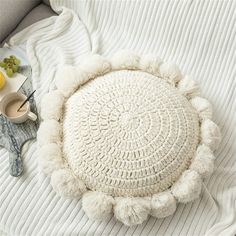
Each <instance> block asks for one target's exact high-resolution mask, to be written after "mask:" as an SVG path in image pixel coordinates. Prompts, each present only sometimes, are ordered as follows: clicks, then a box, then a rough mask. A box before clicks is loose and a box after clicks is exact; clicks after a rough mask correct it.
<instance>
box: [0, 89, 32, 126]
mask: <svg viewBox="0 0 236 236" xmlns="http://www.w3.org/2000/svg"><path fill="white" fill-rule="evenodd" d="M26 98H27V97H26V96H25V95H24V94H22V93H19V92H13V93H9V94H7V95H5V96H4V97H3V98H2V100H1V102H0V111H1V113H2V115H3V116H5V117H6V118H7V119H8V120H9V121H11V122H12V123H17V124H19V123H23V122H25V121H26V120H27V119H30V120H32V121H35V120H37V116H36V115H35V114H34V113H33V112H31V111H30V104H29V102H27V103H26V104H25V106H24V108H26V110H25V112H24V113H21V114H20V115H19V116H11V117H9V116H7V114H6V113H5V110H6V107H7V105H8V104H9V103H10V102H12V101H14V100H18V99H20V100H22V102H23V101H24V100H25V99H26Z"/></svg>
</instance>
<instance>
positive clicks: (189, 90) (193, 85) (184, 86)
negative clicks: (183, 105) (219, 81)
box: [178, 76, 200, 97]
mask: <svg viewBox="0 0 236 236" xmlns="http://www.w3.org/2000/svg"><path fill="white" fill-rule="evenodd" d="M178 89H179V91H180V92H181V94H183V95H184V96H186V97H194V96H197V95H199V94H200V90H199V86H198V83H197V82H196V81H195V80H193V79H190V78H189V76H184V78H183V79H182V80H180V81H179V83H178Z"/></svg>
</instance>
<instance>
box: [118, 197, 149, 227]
mask: <svg viewBox="0 0 236 236" xmlns="http://www.w3.org/2000/svg"><path fill="white" fill-rule="evenodd" d="M149 212H150V201H148V200H146V199H143V198H131V197H127V198H125V197H124V198H122V197H119V198H116V204H115V206H114V214H115V217H116V218H117V219H118V220H119V221H121V222H122V223H123V224H125V225H127V226H133V225H138V224H142V223H143V221H145V220H146V219H147V217H148V214H149Z"/></svg>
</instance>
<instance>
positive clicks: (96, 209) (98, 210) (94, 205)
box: [82, 192, 115, 220]
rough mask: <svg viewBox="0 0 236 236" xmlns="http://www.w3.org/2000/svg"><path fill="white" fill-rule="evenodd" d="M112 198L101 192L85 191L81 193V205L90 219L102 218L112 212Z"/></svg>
mask: <svg viewBox="0 0 236 236" xmlns="http://www.w3.org/2000/svg"><path fill="white" fill-rule="evenodd" d="M114 202H115V201H114V199H113V198H112V197H111V196H108V195H106V194H104V193H101V192H87V193H85V194H84V195H83V199H82V206H83V209H84V211H85V213H86V214H87V216H88V217H89V218H90V219H92V220H104V219H106V218H107V217H109V216H110V214H111V213H112V207H113V204H114Z"/></svg>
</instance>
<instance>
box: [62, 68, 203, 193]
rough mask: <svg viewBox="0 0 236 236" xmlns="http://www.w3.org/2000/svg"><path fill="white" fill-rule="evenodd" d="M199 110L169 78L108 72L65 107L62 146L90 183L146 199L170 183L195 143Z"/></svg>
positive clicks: (80, 175) (75, 169)
mask: <svg viewBox="0 0 236 236" xmlns="http://www.w3.org/2000/svg"><path fill="white" fill-rule="evenodd" d="M198 135H199V124H198V117H197V112H196V111H195V110H194V109H193V107H192V106H191V105H190V104H189V102H188V100H187V99H186V98H185V97H183V96H181V95H180V94H179V92H178V91H177V90H176V89H175V88H173V87H171V85H169V84H168V83H166V82H165V81H163V80H161V79H160V78H156V77H154V76H153V75H150V74H147V73H145V72H141V71H127V70H121V71H116V72H113V73H108V74H105V75H103V76H101V77H99V78H97V79H96V80H92V81H90V82H88V83H87V84H85V85H84V86H83V87H81V88H80V89H79V90H78V91H77V92H76V93H74V94H73V95H72V96H71V97H70V98H69V99H68V101H67V103H66V105H65V111H64V124H63V144H64V145H63V147H64V149H63V151H64V154H65V158H66V160H67V161H68V163H69V166H70V167H71V169H72V170H73V172H74V174H75V175H76V176H77V177H78V178H79V179H81V180H82V181H83V182H84V183H85V184H86V186H87V187H88V188H90V189H93V190H97V191H102V192H105V193H108V194H110V195H112V196H148V195H151V194H154V193H157V192H160V191H163V190H166V189H167V188H168V187H170V186H171V185H172V184H173V183H174V182H175V181H176V180H177V178H178V177H179V176H180V174H181V173H182V172H183V171H184V170H185V169H187V167H188V166H189V165H190V163H191V159H192V157H193V155H194V153H195V150H196V147H197V144H198Z"/></svg>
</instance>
